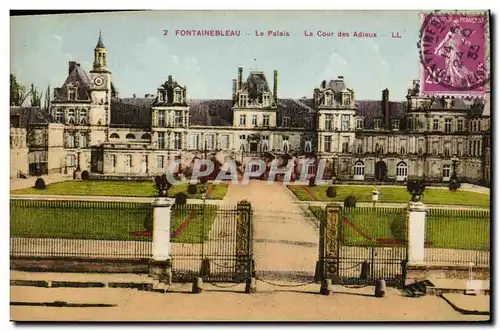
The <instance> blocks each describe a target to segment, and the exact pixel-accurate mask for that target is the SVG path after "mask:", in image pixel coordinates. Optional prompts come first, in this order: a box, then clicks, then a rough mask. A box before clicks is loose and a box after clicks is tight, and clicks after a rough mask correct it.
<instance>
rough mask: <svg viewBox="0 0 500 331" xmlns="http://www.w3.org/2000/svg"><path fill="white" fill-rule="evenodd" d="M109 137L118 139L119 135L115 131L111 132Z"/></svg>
mask: <svg viewBox="0 0 500 331" xmlns="http://www.w3.org/2000/svg"><path fill="white" fill-rule="evenodd" d="M109 137H110V138H111V139H120V136H119V135H118V134H117V133H112V134H111V135H110V136H109Z"/></svg>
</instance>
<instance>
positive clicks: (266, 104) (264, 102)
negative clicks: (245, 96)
mask: <svg viewBox="0 0 500 331" xmlns="http://www.w3.org/2000/svg"><path fill="white" fill-rule="evenodd" d="M269 101H270V98H269V94H267V93H264V94H263V95H262V106H264V107H269V106H270V104H271V103H270V102H269Z"/></svg>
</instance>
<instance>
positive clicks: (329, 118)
mask: <svg viewBox="0 0 500 331" xmlns="http://www.w3.org/2000/svg"><path fill="white" fill-rule="evenodd" d="M325 130H327V131H332V114H326V115H325Z"/></svg>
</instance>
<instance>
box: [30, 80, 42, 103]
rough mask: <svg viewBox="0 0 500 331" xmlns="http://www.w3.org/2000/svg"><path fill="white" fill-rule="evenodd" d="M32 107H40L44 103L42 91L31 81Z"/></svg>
mask: <svg viewBox="0 0 500 331" xmlns="http://www.w3.org/2000/svg"><path fill="white" fill-rule="evenodd" d="M30 94H31V107H40V106H41V103H42V93H41V92H40V91H39V90H38V89H37V88H36V87H35V84H33V83H31V90H30Z"/></svg>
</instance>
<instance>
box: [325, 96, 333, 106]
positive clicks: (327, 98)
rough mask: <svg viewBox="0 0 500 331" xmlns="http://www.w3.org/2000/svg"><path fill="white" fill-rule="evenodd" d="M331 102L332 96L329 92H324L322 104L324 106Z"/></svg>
mask: <svg viewBox="0 0 500 331" xmlns="http://www.w3.org/2000/svg"><path fill="white" fill-rule="evenodd" d="M332 104H333V97H332V95H331V94H330V93H326V94H325V102H324V105H325V106H331V105H332Z"/></svg>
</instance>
